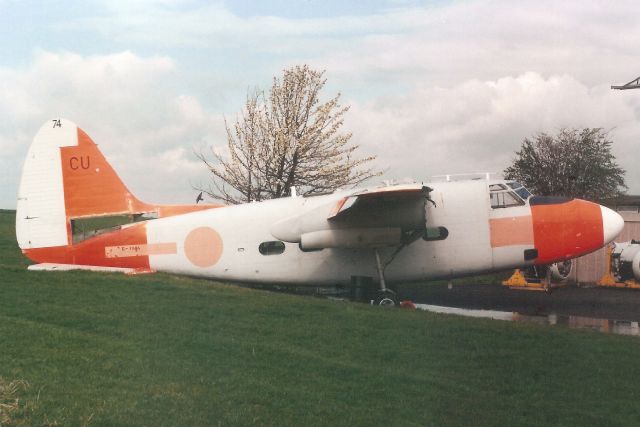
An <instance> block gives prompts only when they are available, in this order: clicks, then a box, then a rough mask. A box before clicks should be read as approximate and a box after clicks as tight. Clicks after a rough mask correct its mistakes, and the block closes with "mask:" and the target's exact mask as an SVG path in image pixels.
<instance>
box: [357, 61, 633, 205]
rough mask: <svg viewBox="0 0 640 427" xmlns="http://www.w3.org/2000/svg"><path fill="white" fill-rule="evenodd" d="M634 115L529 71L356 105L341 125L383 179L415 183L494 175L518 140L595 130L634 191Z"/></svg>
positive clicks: (622, 102)
mask: <svg viewBox="0 0 640 427" xmlns="http://www.w3.org/2000/svg"><path fill="white" fill-rule="evenodd" d="M639 111H640V102H639V101H637V100H635V99H633V98H625V97H620V96H619V93H617V92H612V91H611V90H610V89H609V88H608V87H604V86H598V87H592V88H590V87H588V86H586V85H585V84H583V83H581V82H579V81H577V80H576V79H574V78H573V77H571V76H567V75H561V76H551V77H549V78H544V77H542V76H541V75H540V74H538V73H533V72H528V73H524V74H522V75H519V76H516V77H503V78H500V79H497V80H488V81H480V80H469V81H465V82H462V83H460V84H458V85H456V86H453V87H451V88H438V87H424V88H422V89H420V90H416V91H415V92H413V93H410V94H405V95H404V96H391V97H387V98H384V99H378V100H376V101H372V102H368V103H364V104H360V103H356V104H354V105H353V108H352V109H351V111H350V112H349V117H348V122H347V126H348V127H349V128H350V129H351V130H352V131H353V133H354V137H353V141H354V142H356V143H359V144H360V145H361V146H363V147H366V150H367V151H368V152H371V153H375V154H378V162H380V163H381V164H383V165H384V166H386V167H388V168H389V172H388V175H389V176H391V177H394V178H402V177H405V176H413V177H414V178H416V179H419V180H428V179H429V177H430V176H433V175H440V174H447V173H467V172H501V171H502V170H504V168H505V167H506V166H508V165H509V164H510V163H511V160H512V159H513V157H514V153H515V151H516V150H518V149H519V148H520V144H521V143H522V140H523V138H525V137H531V136H535V135H536V134H537V133H539V132H547V133H556V132H557V131H559V130H560V129H563V128H572V127H576V128H584V127H602V128H604V129H606V130H609V131H610V136H611V138H612V139H613V141H614V149H613V151H614V153H615V154H616V155H617V158H618V161H619V163H620V164H621V166H623V167H624V168H626V169H627V171H628V174H627V179H628V182H629V183H630V186H631V188H632V190H634V191H636V192H638V191H639V190H640V171H639V170H638V168H637V167H636V163H637V155H635V151H636V146H637V141H638V140H639V139H640V128H638V112H639Z"/></svg>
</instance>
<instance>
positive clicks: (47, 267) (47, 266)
mask: <svg viewBox="0 0 640 427" xmlns="http://www.w3.org/2000/svg"><path fill="white" fill-rule="evenodd" d="M27 269H28V270H32V271H71V270H89V271H102V272H105V273H125V274H134V273H136V269H135V268H123V267H101V266H98V265H79V264H54V263H50V262H44V263H41V264H33V265H30V266H29V267H27Z"/></svg>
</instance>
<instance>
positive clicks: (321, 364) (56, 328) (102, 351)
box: [0, 211, 640, 426]
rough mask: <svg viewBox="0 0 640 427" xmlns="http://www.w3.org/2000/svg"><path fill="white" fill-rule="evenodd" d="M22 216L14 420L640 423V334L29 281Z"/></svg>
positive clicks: (11, 376) (72, 275)
mask: <svg viewBox="0 0 640 427" xmlns="http://www.w3.org/2000/svg"><path fill="white" fill-rule="evenodd" d="M14 216H15V213H14V212H9V211H0V275H1V278H2V280H1V282H2V283H1V284H0V377H2V378H3V379H4V380H5V381H11V380H15V379H21V380H25V381H27V382H28V383H29V384H30V387H29V388H28V389H27V390H26V391H21V398H22V399H23V400H22V401H23V402H27V403H28V404H29V405H30V408H29V409H28V410H23V412H22V414H21V413H17V414H13V422H14V423H16V424H19V423H24V424H26V425H42V424H43V423H45V422H49V423H57V425H60V426H63V425H64V426H67V425H71V426H73V425H90V426H138V425H147V426H163V425H166V426H198V425H205V426H208V425H214V426H215V425H253V424H255V425H292V426H303V425H349V426H352V425H362V426H369V425H505V426H506V425H550V424H552V425H638V424H640V404H639V403H638V402H639V401H640V391H639V390H640V385H639V384H640V363H639V356H640V340H639V339H638V338H637V337H624V336H613V335H602V334H598V333H595V332H591V331H579V330H570V329H565V328H562V327H544V326H538V325H531V324H516V323H509V322H500V321H491V320H484V319H468V318H461V317H456V316H445V315H436V314H431V313H427V312H411V311H405V310H399V309H381V308H376V307H370V306H366V305H360V304H352V303H344V302H334V301H329V300H323V299H317V298H312V297H300V296H293V295H287V294H281V293H269V292H264V291H257V290H250V289H245V288H239V287H235V286H231V285H226V284H222V283H218V282H211V281H204V280H196V279H190V278H181V277H173V276H169V275H160V274H159V275H146V276H132V277H129V276H124V275H118V274H102V273H89V272H28V271H26V269H25V266H26V264H27V262H26V260H25V259H24V258H23V257H22V256H21V255H20V253H19V250H18V248H17V247H16V244H15V236H14V225H13V224H14ZM0 403H2V402H1V401H0Z"/></svg>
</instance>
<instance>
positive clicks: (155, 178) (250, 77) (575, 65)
mask: <svg viewBox="0 0 640 427" xmlns="http://www.w3.org/2000/svg"><path fill="white" fill-rule="evenodd" d="M639 41H640V4H638V3H637V2H636V1H628V0H621V1H617V2H615V3H611V2H606V1H562V2H558V1H544V0H542V1H541V0H535V1H528V0H524V1H518V2H513V1H508V0H496V1H491V0H489V1H412V0H406V1H405V0H389V1H384V0H374V1H353V2H345V1H338V0H323V1H318V0H301V1H295V2H294V1H291V2H290V1H283V0H271V1H249V0H239V1H229V2H201V1H191V0H142V1H135V2H134V1H124V0H116V1H65V2H59V1H42V2H35V1H28V0H27V1H18V0H0V150H1V151H0V152H1V153H2V154H1V157H0V176H1V178H2V179H1V185H0V208H5V209H13V208H15V205H16V194H17V189H18V183H19V178H20V173H21V165H22V162H23V159H24V157H25V155H26V152H27V150H28V148H29V144H30V143H31V141H32V139H33V137H34V135H35V133H36V132H37V130H38V129H39V128H40V126H41V125H42V124H43V123H44V122H46V121H47V120H51V119H53V118H57V117H64V118H67V119H69V120H71V121H74V122H75V123H77V124H78V125H79V126H80V127H81V128H82V129H83V130H84V131H86V132H87V133H88V134H89V135H90V136H91V137H92V139H93V140H94V141H95V142H96V143H97V144H98V145H99V146H100V149H101V150H102V151H103V153H104V154H105V156H106V157H107V159H109V161H110V162H111V164H112V166H113V167H114V169H115V170H116V171H117V172H118V174H119V175H120V176H121V178H122V179H123V181H124V182H125V183H126V184H127V186H128V187H129V189H130V190H131V191H132V192H133V193H134V194H136V195H137V196H138V197H139V198H140V199H142V200H144V201H145V202H149V203H193V202H194V201H195V197H196V195H197V191H196V190H194V188H193V187H194V186H199V185H207V182H208V179H209V173H208V172H207V170H206V168H205V167H204V165H203V164H202V163H201V161H199V160H198V159H197V157H196V155H195V153H196V152H204V153H207V152H209V151H208V150H224V147H225V145H226V138H225V127H224V121H225V118H226V119H227V120H230V121H233V120H234V119H235V118H236V116H237V114H238V112H239V111H240V110H241V108H242V105H243V102H244V100H245V97H246V95H247V91H249V90H252V89H253V88H255V87H259V88H263V89H268V87H269V85H270V83H271V81H272V79H273V77H274V76H277V75H280V73H281V72H282V70H283V69H285V68H288V67H292V66H294V65H297V64H309V65H310V66H311V67H313V68H315V69H320V70H326V78H327V84H326V86H325V88H324V92H323V95H324V99H329V98H331V97H333V96H334V95H335V94H336V93H338V92H339V93H341V100H342V102H343V104H344V105H350V106H351V108H350V110H349V112H348V113H347V115H346V120H345V124H344V126H343V130H344V131H345V132H352V133H353V137H352V142H353V143H354V144H357V145H359V147H360V148H359V151H358V152H359V153H360V154H361V156H363V157H364V156H369V155H376V156H377V159H376V160H375V166H376V167H378V168H379V169H383V170H385V171H386V172H385V175H384V176H383V177H382V178H381V179H395V180H405V179H407V178H412V179H415V180H417V181H428V180H429V178H430V177H431V176H434V175H442V174H456V173H469V172H500V171H502V170H504V169H505V168H506V167H507V166H509V164H510V163H511V162H512V161H513V159H514V156H515V152H516V151H517V150H518V149H519V148H520V145H521V143H522V141H523V139H524V138H527V137H529V138H530V137H534V136H535V135H536V134H537V133H539V132H546V133H556V132H558V131H559V130H561V129H563V128H571V127H577V128H584V127H601V128H604V129H605V130H607V131H608V132H609V136H610V138H611V139H612V140H613V141H614V144H613V153H614V154H615V156H616V157H617V160H618V162H619V164H620V165H621V166H622V167H623V168H624V169H626V171H627V175H626V176H627V184H628V186H629V192H630V193H631V194H640V150H639V146H640V145H639V143H640V90H628V91H614V90H611V89H610V86H611V85H612V84H624V83H626V82H628V81H630V80H632V79H635V78H636V77H638V76H639V75H640V55H638V54H637V49H638V44H639ZM372 184H377V182H372Z"/></svg>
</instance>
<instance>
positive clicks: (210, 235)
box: [184, 227, 222, 268]
mask: <svg viewBox="0 0 640 427" xmlns="http://www.w3.org/2000/svg"><path fill="white" fill-rule="evenodd" d="M184 253H185V255H186V256H187V258H188V259H189V261H191V263H192V264H193V265H195V266H196V267H202V268H205V267H211V266H213V265H215V263H217V262H218V260H219V259H220V257H221V256H222V238H221V237H220V235H219V234H218V232H217V231H216V230H214V229H213V228H210V227H198V228H195V229H193V230H191V231H190V232H189V234H187V237H186V238H185V240H184Z"/></svg>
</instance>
